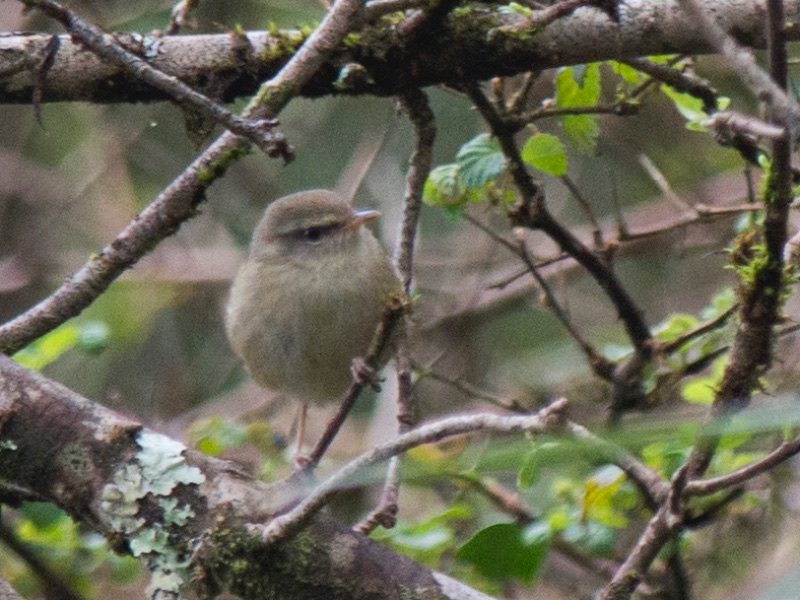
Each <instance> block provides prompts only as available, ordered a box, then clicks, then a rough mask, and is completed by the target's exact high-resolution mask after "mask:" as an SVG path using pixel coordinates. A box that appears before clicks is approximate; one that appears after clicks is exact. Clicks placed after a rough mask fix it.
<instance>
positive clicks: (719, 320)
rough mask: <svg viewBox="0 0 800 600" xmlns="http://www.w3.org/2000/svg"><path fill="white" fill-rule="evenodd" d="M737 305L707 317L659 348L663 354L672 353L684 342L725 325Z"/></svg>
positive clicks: (686, 342)
mask: <svg viewBox="0 0 800 600" xmlns="http://www.w3.org/2000/svg"><path fill="white" fill-rule="evenodd" d="M738 308H739V305H738V304H734V305H733V306H731V307H730V308H728V309H727V310H724V311H722V312H721V313H720V314H719V315H717V316H716V317H714V318H713V319H709V320H708V321H706V322H705V323H699V324H698V325H696V326H695V327H692V329H690V330H689V331H686V332H684V333H682V334H681V335H679V336H678V337H676V338H675V339H674V340H670V341H668V342H664V343H663V344H661V345H660V346H659V350H660V351H661V352H663V353H665V354H672V353H673V352H675V351H676V350H679V349H680V347H681V346H683V345H684V344H688V343H689V342H691V341H692V340H694V339H697V338H699V337H701V336H704V335H705V334H707V333H708V332H710V331H714V330H715V329H718V328H720V327H722V326H723V325H725V324H726V323H727V322H728V319H730V318H731V316H733V315H734V314H735V313H736V311H737V310H738Z"/></svg>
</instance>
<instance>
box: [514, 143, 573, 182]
mask: <svg viewBox="0 0 800 600" xmlns="http://www.w3.org/2000/svg"><path fill="white" fill-rule="evenodd" d="M522 160H524V161H525V162H526V163H528V164H529V165H531V166H532V167H534V168H536V169H539V170H540V171H544V172H545V173H549V174H550V175H558V176H561V175H566V173H567V154H566V152H565V150H564V145H563V144H562V143H561V140H560V139H558V138H557V137H556V136H554V135H551V134H549V133H537V134H536V135H532V136H531V137H529V138H528V141H527V142H525V146H524V147H523V148H522Z"/></svg>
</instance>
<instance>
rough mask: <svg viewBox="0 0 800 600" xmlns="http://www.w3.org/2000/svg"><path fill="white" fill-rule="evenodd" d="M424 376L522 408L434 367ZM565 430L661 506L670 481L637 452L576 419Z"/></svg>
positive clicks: (504, 405) (652, 504)
mask: <svg viewBox="0 0 800 600" xmlns="http://www.w3.org/2000/svg"><path fill="white" fill-rule="evenodd" d="M424 376H426V377H431V378H432V379H435V380H436V381H440V382H442V383H445V384H447V385H449V386H451V387H453V388H455V389H457V390H458V391H460V392H463V393H465V394H467V395H468V396H471V397H473V398H478V399H480V400H486V401H488V402H490V403H491V404H493V405H495V406H499V407H502V408H505V409H506V410H509V411H513V412H520V407H519V404H518V402H517V401H516V400H508V399H505V398H503V397H500V396H496V395H494V394H490V393H489V392H486V391H484V390H481V389H479V388H477V387H476V386H473V385H470V384H468V383H465V382H463V381H458V380H455V379H451V378H449V377H445V376H444V375H442V374H441V373H438V372H436V371H433V370H427V371H425V373H424ZM564 431H566V433H568V434H569V435H571V436H572V437H574V438H575V439H577V440H580V441H581V442H583V443H585V444H587V445H589V446H591V447H592V448H593V449H595V450H596V451H597V454H599V455H600V456H601V457H602V458H603V460H607V461H608V462H609V463H611V464H614V465H616V466H618V467H619V468H620V469H622V470H623V471H624V472H625V474H626V475H627V476H628V478H629V479H630V480H631V481H632V482H633V483H634V485H636V487H637V488H638V489H639V491H640V492H641V494H642V497H643V498H644V499H645V502H646V503H647V504H648V506H650V507H651V508H652V509H654V510H655V508H656V507H657V506H658V503H659V502H660V501H661V499H663V498H664V497H665V496H666V493H667V489H668V485H667V483H666V482H665V481H664V480H663V479H662V478H661V477H660V476H659V475H658V473H656V472H655V471H654V470H652V469H651V468H650V467H648V466H647V465H645V464H644V463H643V462H642V461H641V460H639V459H638V458H637V457H636V456H635V455H634V454H632V453H631V452H628V451H627V450H625V449H624V448H622V447H620V446H616V445H614V444H612V443H611V442H608V441H606V440H604V439H603V438H601V437H599V436H597V435H595V434H594V433H592V432H591V431H589V430H588V429H587V428H586V427H584V426H583V425H580V424H578V423H575V422H573V421H566V422H565V424H564Z"/></svg>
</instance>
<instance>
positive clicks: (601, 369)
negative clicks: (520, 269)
mask: <svg viewBox="0 0 800 600" xmlns="http://www.w3.org/2000/svg"><path fill="white" fill-rule="evenodd" d="M463 217H464V219H466V220H467V221H469V222H470V223H472V224H473V225H475V227H477V228H478V229H480V230H481V231H483V232H484V233H486V234H487V235H488V236H490V237H491V238H492V239H493V240H495V241H496V242H498V243H499V244H501V245H502V246H503V247H505V248H507V249H508V250H510V251H511V252H513V253H514V254H516V255H517V256H518V257H519V258H520V260H521V261H522V262H523V263H524V264H525V268H526V269H527V271H528V273H530V274H531V275H532V276H533V278H534V279H535V280H536V284H537V285H538V286H539V288H541V290H542V292H543V293H544V295H545V297H546V298H547V305H548V308H549V309H550V310H551V311H552V312H553V314H554V315H555V316H556V318H557V319H558V321H559V322H560V323H561V325H562V327H564V329H565V330H566V331H567V333H569V335H570V336H571V337H572V339H573V340H574V341H575V343H576V344H577V345H578V347H579V348H580V349H581V351H582V352H583V353H584V355H585V356H586V360H587V362H588V363H589V365H590V366H591V367H592V369H593V370H594V371H595V373H596V374H597V375H598V376H600V377H602V378H603V379H609V378H610V377H611V373H612V371H613V365H612V364H611V363H610V362H608V361H607V360H606V359H605V357H604V356H603V355H602V354H601V353H600V352H598V351H597V350H596V349H595V348H594V346H592V345H591V344H590V343H589V341H588V340H586V339H585V338H584V337H583V335H581V333H580V332H579V331H578V330H577V329H576V328H575V326H574V325H573V324H572V321H571V320H570V318H569V315H567V313H566V311H565V310H564V309H563V308H562V307H561V304H560V302H559V301H558V298H556V296H555V294H554V293H553V291H552V290H551V289H550V285H549V284H548V283H547V280H545V278H544V277H542V275H541V273H539V270H538V269H537V267H536V264H535V263H534V262H533V260H532V258H531V256H530V254H529V253H528V251H527V248H526V247H525V244H524V241H523V240H519V241H518V242H517V243H516V244H514V243H512V242H510V241H508V240H506V239H505V238H504V237H502V236H501V235H498V234H497V233H495V232H494V231H492V230H491V229H490V228H488V227H486V226H485V225H484V224H483V223H481V222H480V221H478V220H477V219H475V218H474V217H473V216H472V215H470V214H467V213H464V215H463Z"/></svg>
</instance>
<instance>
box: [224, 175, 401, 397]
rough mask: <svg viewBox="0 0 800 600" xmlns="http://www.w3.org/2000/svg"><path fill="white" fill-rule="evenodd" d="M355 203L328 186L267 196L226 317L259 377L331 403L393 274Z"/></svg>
mask: <svg viewBox="0 0 800 600" xmlns="http://www.w3.org/2000/svg"><path fill="white" fill-rule="evenodd" d="M377 216H378V213H377V212H375V211H361V212H358V211H356V210H354V209H353V208H352V206H350V204H349V203H348V202H346V201H345V200H343V199H342V198H340V197H339V196H338V195H336V194H335V193H333V192H330V191H326V190H310V191H305V192H299V193H297V194H292V195H291V196H286V197H285V198H281V199H280V200H276V201H275V202H273V203H272V204H271V205H270V206H269V207H268V208H267V210H266V211H265V213H264V216H263V217H262V219H261V221H260V222H259V224H258V225H257V226H256V229H255V232H254V233H253V241H252V243H251V245H250V252H249V255H248V258H247V260H246V262H245V263H244V264H243V265H242V267H241V269H240V270H239V272H238V273H237V275H236V278H235V280H234V282H233V287H232V289H231V294H230V299H229V301H228V306H227V312H226V317H225V327H226V332H227V334H228V339H229V340H230V343H231V346H232V347H233V350H234V352H236V354H237V355H238V356H239V358H241V359H242V361H243V362H244V364H245V366H246V367H247V369H248V370H249V371H250V373H251V374H252V376H253V379H254V380H255V381H256V383H258V384H260V385H262V386H264V387H267V388H270V389H273V390H276V391H280V392H284V393H285V394H287V395H288V396H290V397H291V398H292V399H294V400H297V401H300V402H303V403H308V404H322V403H325V402H335V401H336V400H338V399H340V398H341V396H342V394H343V393H344V392H345V391H346V390H347V387H348V385H349V384H350V381H351V373H350V365H351V362H352V360H353V358H355V357H358V356H364V355H365V354H366V352H367V350H368V348H369V344H370V341H371V340H372V337H373V335H374V333H375V329H376V327H377V325H378V322H379V320H380V318H381V315H382V314H383V312H384V310H385V307H386V304H387V302H388V300H389V298H390V297H391V296H392V295H396V294H400V293H401V289H402V288H401V285H400V281H399V279H398V278H397V274H396V273H395V271H394V268H393V267H392V264H391V262H390V260H389V257H388V256H387V255H386V252H385V251H384V249H383V248H382V247H381V245H380V244H379V243H378V241H377V240H376V239H375V237H374V236H373V235H372V233H371V232H370V231H369V230H368V229H367V228H365V227H364V226H363V225H364V223H366V222H367V221H369V220H371V219H373V218H375V217H377Z"/></svg>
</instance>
